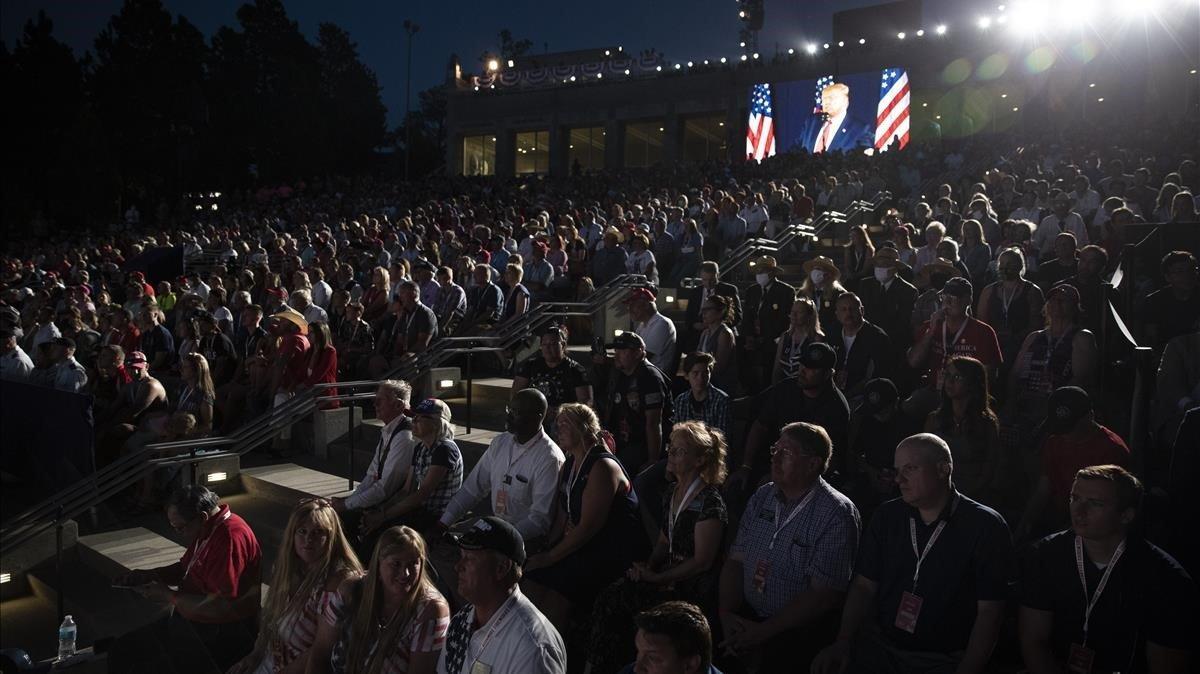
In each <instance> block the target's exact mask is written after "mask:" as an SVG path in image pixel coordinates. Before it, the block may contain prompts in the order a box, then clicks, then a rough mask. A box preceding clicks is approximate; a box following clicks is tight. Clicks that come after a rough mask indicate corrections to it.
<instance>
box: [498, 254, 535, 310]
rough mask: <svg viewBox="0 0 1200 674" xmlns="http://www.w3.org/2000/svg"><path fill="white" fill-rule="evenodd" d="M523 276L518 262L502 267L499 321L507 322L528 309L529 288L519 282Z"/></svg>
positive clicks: (522, 270)
mask: <svg viewBox="0 0 1200 674" xmlns="http://www.w3.org/2000/svg"><path fill="white" fill-rule="evenodd" d="M524 278H525V270H524V269H523V268H522V267H521V265H519V264H509V265H508V266H507V267H505V268H504V284H505V286H506V288H505V291H504V313H503V314H502V315H501V316H500V322H501V323H507V322H509V321H510V320H512V319H513V317H515V316H521V315H523V314H524V313H525V312H526V311H529V297H530V296H529V289H528V288H526V287H525V285H524V284H522V283H521V281H522V279H524Z"/></svg>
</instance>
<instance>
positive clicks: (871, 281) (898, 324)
mask: <svg viewBox="0 0 1200 674" xmlns="http://www.w3.org/2000/svg"><path fill="white" fill-rule="evenodd" d="M858 294H859V296H860V297H862V301H863V312H864V314H865V315H866V319H867V320H868V321H870V322H871V323H874V324H875V325H877V326H879V329H881V330H883V331H884V332H885V333H887V336H888V337H889V338H890V341H891V343H892V346H893V347H894V348H895V349H898V350H900V351H901V352H903V351H904V350H906V349H908V347H910V346H912V339H913V333H912V328H911V327H910V321H911V320H912V311H913V304H915V303H916V301H917V289H916V288H915V287H913V285H912V284H911V283H909V282H908V281H905V280H904V279H902V278H900V277H896V279H895V280H894V281H892V285H891V286H890V287H889V288H888V289H887V291H886V292H885V291H884V289H883V284H882V283H880V282H879V281H877V280H876V279H875V277H871V278H868V279H863V280H862V282H861V283H859V285H858Z"/></svg>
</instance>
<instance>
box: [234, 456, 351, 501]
mask: <svg viewBox="0 0 1200 674" xmlns="http://www.w3.org/2000/svg"><path fill="white" fill-rule="evenodd" d="M241 479H242V485H243V487H244V488H245V490H246V493H247V494H249V495H250V496H253V497H256V498H260V499H264V500H267V501H274V502H275V503H279V504H282V505H285V506H287V507H288V508H291V507H293V506H295V505H296V504H297V503H298V502H299V501H300V500H301V499H305V498H313V497H322V498H330V497H333V496H346V495H347V494H349V493H350V491H351V488H350V486H349V484H348V482H347V480H346V478H345V477H341V476H338V475H330V474H329V473H323V472H320V471H316V470H313V469H311V468H306V467H304V466H298V465H296V464H294V463H281V464H277V465H274V466H259V467H257V468H247V469H245V470H243V471H242V473H241Z"/></svg>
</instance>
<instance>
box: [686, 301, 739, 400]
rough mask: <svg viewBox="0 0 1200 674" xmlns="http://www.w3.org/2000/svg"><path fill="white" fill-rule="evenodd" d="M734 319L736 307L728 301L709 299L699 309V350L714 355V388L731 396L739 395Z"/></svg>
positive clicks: (697, 347) (697, 345)
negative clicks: (731, 326) (700, 328)
mask: <svg viewBox="0 0 1200 674" xmlns="http://www.w3.org/2000/svg"><path fill="white" fill-rule="evenodd" d="M732 318H733V307H732V303H731V302H730V301H729V298H727V297H722V296H720V295H715V294H714V295H710V296H709V297H708V299H707V300H705V301H704V306H702V307H700V321H701V323H703V325H704V329H703V330H701V331H700V341H699V342H698V343H697V344H696V350H697V351H701V352H703V353H707V354H710V355H712V357H713V358H714V359H715V360H716V367H715V368H714V369H713V375H712V385H713V386H716V387H717V388H719V389H721V390H722V391H724V392H726V393H728V394H730V395H737V355H736V352H735V351H734V348H733V343H734V338H733V330H732V329H730V327H729V323H728V321H730V320H731V319H732Z"/></svg>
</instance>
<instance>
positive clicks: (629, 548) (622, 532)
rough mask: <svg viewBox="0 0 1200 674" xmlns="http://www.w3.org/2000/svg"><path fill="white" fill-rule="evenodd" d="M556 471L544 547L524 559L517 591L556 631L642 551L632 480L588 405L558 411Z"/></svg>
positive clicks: (641, 534) (570, 405) (639, 521)
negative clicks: (561, 457) (562, 458)
mask: <svg viewBox="0 0 1200 674" xmlns="http://www.w3.org/2000/svg"><path fill="white" fill-rule="evenodd" d="M555 425H556V426H557V429H558V444H559V446H561V447H562V449H563V452H564V453H565V454H566V455H567V461H566V463H565V464H563V467H562V470H561V471H560V473H559V479H558V485H559V488H558V493H557V496H556V499H555V501H556V505H555V511H556V512H555V515H556V516H555V520H554V524H553V525H552V526H551V529H550V536H549V539H550V547H549V549H547V550H546V551H545V552H541V553H539V554H536V555H532V556H531V557H530V558H529V559H528V560H527V561H526V562H525V582H524V583H523V585H522V589H523V590H524V591H525V594H526V595H527V596H528V597H529V599H530V600H531V601H532V602H533V603H534V604H537V606H538V608H539V609H541V611H542V613H544V614H545V615H546V617H547V618H549V619H550V622H552V623H554V625H555V626H556V627H558V628H559V629H560V631H561V630H562V629H564V628H566V627H567V625H568V619H569V617H570V611H571V608H572V607H573V606H586V605H588V604H590V603H591V602H592V601H593V600H594V599H595V598H596V594H597V593H599V592H600V590H602V589H604V587H605V586H607V585H608V584H609V583H611V582H612V581H614V580H616V579H617V578H620V577H621V574H622V573H624V572H625V569H627V568H629V565H630V563H632V562H633V560H635V559H639V558H641V556H642V555H643V554H645V549H646V547H648V546H647V544H646V540H645V537H646V536H645V533H644V530H643V528H642V521H641V514H640V512H639V510H638V500H637V496H636V495H635V494H634V491H633V480H632V479H630V477H629V475H628V474H626V472H625V468H624V466H622V465H621V462H620V461H619V460H618V459H617V457H616V456H614V455H613V453H612V451H611V447H612V445H611V444H610V441H611V440H612V436H611V435H609V434H608V433H607V432H606V431H602V430H601V429H600V420H599V419H598V418H597V417H596V413H595V412H594V411H593V410H592V408H590V407H588V406H587V405H583V404H581V403H566V404H564V405H561V406H559V408H558V416H557V417H556V418H555Z"/></svg>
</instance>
